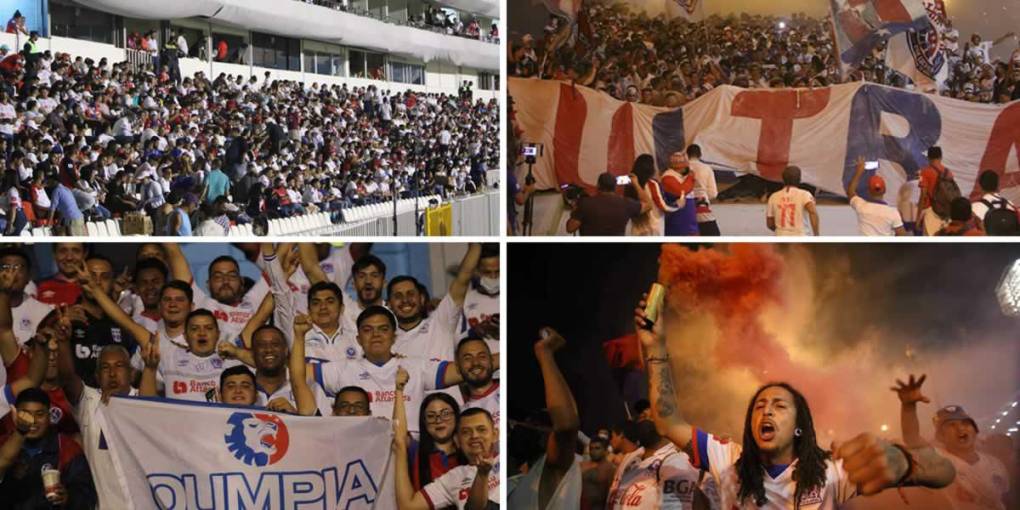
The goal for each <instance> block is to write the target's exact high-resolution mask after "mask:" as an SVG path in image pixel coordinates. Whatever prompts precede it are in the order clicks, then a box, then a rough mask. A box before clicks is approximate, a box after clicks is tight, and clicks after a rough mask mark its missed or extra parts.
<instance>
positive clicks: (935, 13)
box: [885, 0, 949, 92]
mask: <svg viewBox="0 0 1020 510" xmlns="http://www.w3.org/2000/svg"><path fill="white" fill-rule="evenodd" d="M924 8H925V10H926V11H927V13H928V19H929V25H928V27H927V28H925V29H924V30H916V31H914V30H912V31H909V32H905V33H903V34H901V35H898V36H896V37H893V38H892V39H891V40H890V41H889V51H888V52H887V53H886V57H885V62H886V65H887V66H888V67H889V68H890V69H894V70H896V71H898V72H900V73H902V74H903V75H905V76H907V77H908V78H910V79H911V80H913V82H914V84H915V85H917V88H918V90H921V91H923V92H938V91H939V90H941V89H942V88H943V86H944V84H945V82H946V80H947V79H948V78H949V62H948V57H947V55H946V48H945V46H944V45H943V43H942V37H941V35H942V33H943V32H944V31H945V30H947V28H948V27H947V26H946V4H945V3H944V2H943V0H924Z"/></svg>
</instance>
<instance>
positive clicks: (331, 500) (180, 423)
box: [100, 397, 395, 510]
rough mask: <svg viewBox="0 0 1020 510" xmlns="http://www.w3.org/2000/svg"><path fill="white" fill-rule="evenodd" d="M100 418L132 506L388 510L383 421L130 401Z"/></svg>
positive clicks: (387, 433)
mask: <svg viewBox="0 0 1020 510" xmlns="http://www.w3.org/2000/svg"><path fill="white" fill-rule="evenodd" d="M100 419H101V420H103V421H102V423H103V434H104V437H105V439H106V441H107V444H108V447H109V449H110V452H111V453H112V455H113V459H114V465H115V466H116V470H117V473H116V475H117V476H118V478H119V480H120V482H121V485H122V486H123V488H124V491H125V494H127V501H131V502H132V503H133V504H134V505H135V508H139V509H148V508H166V509H179V510H184V509H188V510H198V509H208V508H225V509H226V508H229V509H254V508H258V509H273V510H277V509H279V510H283V509H292V508H301V509H309V510H311V509H328V510H334V509H375V508H377V509H390V508H393V507H394V501H395V499H394V494H393V483H392V481H391V480H387V478H388V475H387V472H388V471H391V468H390V467H389V466H388V460H389V458H390V439H391V437H392V430H391V425H390V422H389V420H386V419H380V418H336V417H303V416H291V415H286V414H278V413H273V412H270V411H265V410H259V409H252V408H242V407H234V406H224V405H218V404H195V403H178V402H167V401H161V400H155V399H144V398H127V397H115V398H113V399H111V400H110V403H109V405H107V406H104V407H103V408H102V411H101V415H100Z"/></svg>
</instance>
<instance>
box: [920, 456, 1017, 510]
mask: <svg viewBox="0 0 1020 510" xmlns="http://www.w3.org/2000/svg"><path fill="white" fill-rule="evenodd" d="M938 453H939V455H941V456H943V457H945V458H947V459H949V461H950V462H952V463H953V467H954V468H956V478H954V479H953V483H952V484H950V485H949V487H946V489H945V494H946V495H947V496H949V500H950V501H951V502H952V503H953V509H954V510H988V509H994V510H1006V506H1005V505H1003V503H1002V496H1003V495H1004V494H1006V493H1007V492H1009V473H1008V472H1007V471H1006V467H1005V466H1003V465H1002V462H1000V461H999V459H996V458H995V457H992V456H990V455H985V454H982V453H978V454H977V455H978V461H977V462H975V463H974V464H971V463H969V462H967V461H965V460H963V459H961V458H959V457H957V456H956V455H953V454H951V453H949V452H946V451H944V450H941V449H939V450H938Z"/></svg>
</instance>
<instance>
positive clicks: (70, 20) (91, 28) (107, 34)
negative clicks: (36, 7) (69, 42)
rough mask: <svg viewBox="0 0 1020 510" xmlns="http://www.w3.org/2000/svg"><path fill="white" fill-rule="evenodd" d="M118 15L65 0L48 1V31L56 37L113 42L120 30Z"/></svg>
mask: <svg viewBox="0 0 1020 510" xmlns="http://www.w3.org/2000/svg"><path fill="white" fill-rule="evenodd" d="M120 25H121V20H120V18H119V17H117V16H114V15H112V14H107V13H105V12H100V11H95V10H92V9H88V8H85V7H81V6H79V5H74V4H71V3H70V2H68V1H66V0H52V1H51V2H50V32H51V33H52V34H53V35H54V36H57V37H70V38H72V39H83V40H86V41H93V42H98V43H105V44H113V43H114V41H115V35H114V34H117V33H119V32H120Z"/></svg>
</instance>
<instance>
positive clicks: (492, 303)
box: [461, 285, 499, 352]
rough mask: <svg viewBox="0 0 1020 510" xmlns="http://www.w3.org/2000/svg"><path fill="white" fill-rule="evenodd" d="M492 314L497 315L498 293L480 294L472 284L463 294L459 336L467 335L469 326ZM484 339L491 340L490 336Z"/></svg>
mask: <svg viewBox="0 0 1020 510" xmlns="http://www.w3.org/2000/svg"><path fill="white" fill-rule="evenodd" d="M494 315H496V316H498V315H499V295H498V294H497V295H495V296H489V295H487V294H482V293H481V292H478V291H477V290H475V288H474V285H472V286H471V288H469V289H468V291H467V295H465V296H464V322H463V326H464V327H463V328H462V330H463V332H464V334H463V335H461V337H462V338H463V337H464V336H467V332H468V331H470V330H471V328H473V327H475V326H477V325H478V324H479V323H482V322H484V321H486V320H488V319H490V318H492V317H493V316H494ZM486 340H492V338H489V337H486ZM492 352H496V351H492Z"/></svg>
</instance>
